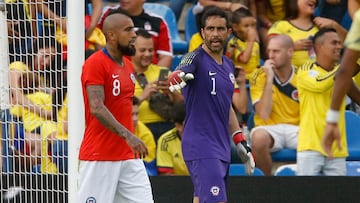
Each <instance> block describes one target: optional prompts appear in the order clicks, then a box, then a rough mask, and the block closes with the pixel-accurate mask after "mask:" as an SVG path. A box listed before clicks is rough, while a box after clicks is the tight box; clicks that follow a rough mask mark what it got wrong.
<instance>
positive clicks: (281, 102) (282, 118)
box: [250, 67, 299, 126]
mask: <svg viewBox="0 0 360 203" xmlns="http://www.w3.org/2000/svg"><path fill="white" fill-rule="evenodd" d="M296 83H297V81H296V69H295V67H293V71H292V75H291V77H290V79H289V81H287V82H286V83H282V84H281V83H280V82H279V81H278V80H277V79H276V77H275V78H274V81H273V86H272V92H273V93H272V99H273V105H272V111H271V113H270V117H269V119H267V120H263V119H261V118H260V116H259V115H258V114H257V113H255V116H254V122H255V126H262V125H274V124H279V123H283V124H293V125H298V124H299V102H298V92H297V89H296V86H297V84H296ZM265 84H266V75H265V72H264V69H263V68H260V69H258V70H257V71H256V72H255V73H254V74H253V76H252V78H251V80H250V95H251V100H252V102H253V105H255V104H256V103H257V102H258V101H259V100H260V98H261V96H262V94H263V90H264V87H265Z"/></svg>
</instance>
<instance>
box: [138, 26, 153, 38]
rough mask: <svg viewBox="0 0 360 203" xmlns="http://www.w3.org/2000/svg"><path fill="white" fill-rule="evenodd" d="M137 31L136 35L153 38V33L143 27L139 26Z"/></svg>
mask: <svg viewBox="0 0 360 203" xmlns="http://www.w3.org/2000/svg"><path fill="white" fill-rule="evenodd" d="M135 33H136V36H141V37H143V38H146V39H150V38H151V34H150V33H149V32H148V31H147V30H145V29H143V28H139V29H138V30H137V31H136V32H135Z"/></svg>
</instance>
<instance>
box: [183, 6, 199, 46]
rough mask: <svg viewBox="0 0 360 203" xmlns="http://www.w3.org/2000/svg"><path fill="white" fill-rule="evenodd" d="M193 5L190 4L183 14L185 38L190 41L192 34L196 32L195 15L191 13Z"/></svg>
mask: <svg viewBox="0 0 360 203" xmlns="http://www.w3.org/2000/svg"><path fill="white" fill-rule="evenodd" d="M194 7H195V5H192V6H191V7H190V8H189V9H188V10H187V12H186V16H185V40H186V41H188V42H190V39H191V37H192V36H193V34H195V33H197V32H198V27H197V24H196V17H195V15H194V13H193V8H194Z"/></svg>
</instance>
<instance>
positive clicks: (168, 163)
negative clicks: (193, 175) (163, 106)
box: [156, 102, 189, 175]
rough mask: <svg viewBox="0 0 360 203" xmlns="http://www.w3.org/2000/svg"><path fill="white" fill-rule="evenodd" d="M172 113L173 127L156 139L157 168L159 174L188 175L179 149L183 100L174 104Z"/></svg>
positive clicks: (182, 127) (182, 119) (182, 120)
mask: <svg viewBox="0 0 360 203" xmlns="http://www.w3.org/2000/svg"><path fill="white" fill-rule="evenodd" d="M172 115H173V116H172V117H173V122H174V123H175V128H173V129H171V130H169V131H168V132H166V133H164V134H163V135H161V136H160V138H159V140H158V147H157V151H156V157H157V169H158V172H159V174H160V175H189V171H188V169H187V167H186V165H185V162H184V158H183V155H182V150H181V135H182V132H183V129H184V120H185V104H184V102H178V103H175V104H174V106H173V111H172Z"/></svg>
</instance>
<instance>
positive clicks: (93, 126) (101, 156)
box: [79, 49, 135, 161]
mask: <svg viewBox="0 0 360 203" xmlns="http://www.w3.org/2000/svg"><path fill="white" fill-rule="evenodd" d="M123 59H124V65H123V66H119V65H118V64H117V63H115V62H114V61H113V60H112V59H111V57H110V56H109V55H108V54H107V51H106V49H103V50H100V51H98V52H96V53H94V54H93V55H92V56H90V57H89V58H88V59H87V60H86V61H85V63H84V65H83V70H82V75H81V82H82V88H83V95H84V103H85V122H86V127H85V133H84V138H83V141H82V143H81V147H80V154H79V159H80V160H91V161H116V160H127V159H132V158H134V154H133V152H132V149H131V148H130V147H129V146H128V144H127V143H126V142H125V140H124V139H123V138H121V137H120V136H118V135H116V134H115V133H113V132H112V131H110V130H108V129H107V128H105V127H104V126H103V125H102V124H101V123H100V122H99V120H98V119H96V118H95V117H94V116H93V115H92V114H91V113H90V106H89V102H88V95H87V93H86V89H85V88H86V86H89V85H102V86H104V92H105V101H104V104H105V106H106V107H107V108H108V109H109V111H110V112H111V113H112V114H113V116H114V117H115V119H116V120H118V121H119V122H120V123H121V124H122V125H123V126H124V127H126V128H127V129H129V130H130V131H131V132H134V129H133V122H132V99H133V95H134V89H135V76H134V68H133V66H132V64H131V62H130V61H129V60H127V59H125V58H123Z"/></svg>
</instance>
